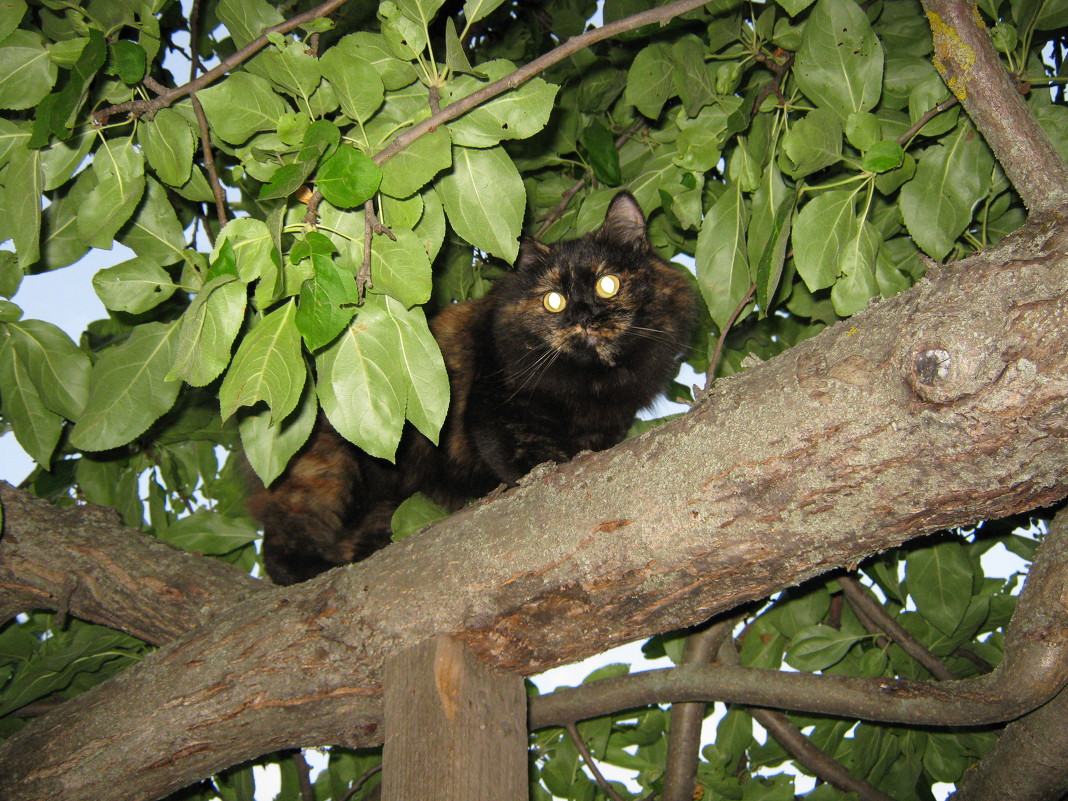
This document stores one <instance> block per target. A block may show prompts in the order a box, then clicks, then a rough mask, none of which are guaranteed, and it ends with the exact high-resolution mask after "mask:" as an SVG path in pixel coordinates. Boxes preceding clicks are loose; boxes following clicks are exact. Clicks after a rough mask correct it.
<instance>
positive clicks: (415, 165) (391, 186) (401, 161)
mask: <svg viewBox="0 0 1068 801" xmlns="http://www.w3.org/2000/svg"><path fill="white" fill-rule="evenodd" d="M451 164H452V138H451V137H450V136H449V130H448V128H445V127H442V128H438V129H437V130H436V131H431V132H430V133H427V134H424V135H423V136H421V137H419V138H418V139H416V140H415V141H414V142H412V143H411V144H410V145H408V147H406V148H404V150H402V151H401V152H400V153H398V154H397V155H395V156H394V157H393V158H391V159H390V160H389V161H387V162H386V163H385V164H383V165H382V191H383V192H384V193H386V194H387V195H391V196H393V197H408V196H410V195H412V194H414V193H416V192H418V191H419V190H420V189H422V188H423V187H424V186H426V185H427V184H428V183H430V181H431V180H432V179H433V178H434V176H435V175H437V174H438V173H439V172H441V171H442V170H444V169H445V168H446V167H449V166H450V165H451Z"/></svg>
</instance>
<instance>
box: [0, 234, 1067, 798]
mask: <svg viewBox="0 0 1068 801" xmlns="http://www.w3.org/2000/svg"><path fill="white" fill-rule="evenodd" d="M1066 299H1068V227H1066V226H1064V225H1063V222H1062V224H1061V225H1049V224H1048V223H1040V222H1037V221H1036V222H1034V223H1031V224H1029V225H1027V226H1025V228H1023V229H1021V231H1019V232H1018V233H1017V234H1014V235H1013V236H1011V237H1008V238H1006V239H1005V240H1002V242H1001V243H999V245H998V246H996V247H994V248H991V249H989V250H987V251H985V252H983V253H981V254H977V255H975V256H973V257H971V258H969V259H967V260H965V261H963V262H961V263H959V264H957V265H953V266H950V267H947V268H944V269H937V270H932V271H931V272H930V274H929V276H928V279H927V280H925V281H923V282H920V283H919V284H917V285H916V286H915V287H913V288H912V289H910V290H908V291H906V292H902V293H900V294H899V295H896V296H894V297H893V298H890V299H888V300H885V301H883V302H881V303H878V304H875V305H873V306H870V307H869V308H868V309H866V310H865V311H863V312H861V313H860V314H858V315H856V316H854V317H853V318H851V319H850V320H849V321H848V322H847V323H846V324H844V325H839V326H835V327H833V328H829V329H827V330H826V331H824V332H823V333H822V334H820V335H819V336H817V337H814V338H813V339H810V340H808V341H806V342H804V343H801V344H800V345H798V346H797V347H795V348H792V349H790V350H789V351H787V352H785V353H783V354H782V355H780V356H778V357H776V358H775V359H772V360H769V361H767V362H764V363H762V364H760V365H758V366H755V367H753V368H752V369H750V370H748V371H746V372H744V373H741V374H739V375H735V376H731V377H729V378H726V379H721V380H720V381H718V382H717V383H716V385H715V387H714V388H713V390H712V392H711V393H710V394H709V395H707V396H706V397H705V398H704V399H703V400H702V401H701V402H700V403H699V404H697V405H696V406H695V408H694V409H693V410H692V411H691V412H690V413H689V414H687V415H686V416H685V417H683V418H681V419H679V420H676V421H674V422H671V423H668V424H665V425H664V426H661V427H660V428H658V429H656V430H655V431H653V432H649V433H648V434H646V435H643V436H641V437H637V438H634V439H631V440H627V441H625V442H623V443H621V444H620V445H618V446H617V447H615V448H613V449H611V450H609V451H604V452H602V453H596V454H588V455H585V456H582V457H579V458H577V459H575V460H573V461H571V462H569V463H567V464H564V465H561V466H559V467H558V468H555V469H549V468H546V467H543V468H541V469H540V470H535V471H534V472H533V473H532V474H531V475H530V476H528V477H527V478H526V479H525V480H524V482H523V483H522V485H521V486H520V487H519V488H517V489H515V490H511V491H508V492H506V493H503V494H502V495H500V496H498V497H496V498H494V499H492V500H487V501H484V502H482V503H479V504H475V505H472V506H470V507H468V508H466V509H464V510H462V511H460V512H458V513H456V514H454V515H453V516H451V517H450V518H448V519H446V520H444V521H442V522H440V523H439V524H437V525H435V526H434V527H433V528H431V529H429V530H428V531H426V532H424V533H422V534H420V535H416V536H413V537H409V538H407V539H405V540H403V541H401V542H399V543H396V544H394V545H393V546H391V547H389V548H386V549H384V550H382V551H380V552H378V553H377V554H375V555H374V556H372V557H371V558H370V559H368V560H366V561H364V562H361V563H358V564H355V565H351V566H349V567H346V568H342V569H338V570H335V571H331V572H329V573H327V574H324V575H323V576H320V577H318V578H317V579H314V580H312V581H309V582H307V583H305V584H302V585H297V586H295V587H287V588H274V589H266V588H265V589H263V590H262V591H260V592H254V593H253V595H252V596H251V597H248V598H247V599H246V600H243V601H241V602H239V603H235V604H231V605H230V606H228V607H227V610H226V614H225V615H220V614H215V615H214V616H213V617H211V618H210V620H209V621H208V625H204V626H201V627H199V628H194V629H192V630H190V629H188V628H187V629H186V632H187V633H185V634H184V635H183V636H181V637H179V638H178V639H176V640H173V641H172V642H171V643H170V644H169V645H167V646H166V647H164V648H162V649H160V650H159V651H157V652H156V653H154V654H152V655H150V656H149V657H147V658H146V659H145V660H143V661H142V662H141V663H140V664H138V665H136V666H134V667H132V668H130V669H129V670H127V671H126V672H124V673H122V674H120V675H119V676H118V677H116V678H115V679H113V680H112V681H110V682H108V683H105V684H103V685H100V686H98V687H96V688H94V689H93V690H90V691H89V692H87V693H84V694H83V695H81V696H78V697H77V698H74V699H72V700H70V701H68V702H67V703H66V704H64V705H63V706H62V707H60V708H59V709H58V710H56V711H55V712H52V713H50V714H49V715H46V716H44V717H42V718H39V719H37V720H35V721H33V722H31V723H30V724H28V725H27V726H26V727H25V728H23V729H22V730H21V731H19V732H18V733H17V734H15V735H14V736H12V737H11V738H9V739H8V740H7V741H6V742H5V743H3V744H2V745H0V764H2V765H3V766H4V769H3V770H0V797H4V798H5V799H6V801H21V800H22V799H30V798H40V797H60V796H61V797H63V798H64V799H66V800H67V801H82V800H84V801H95V799H98V798H101V797H106V796H108V794H109V792H110V788H112V787H114V786H115V784H116V782H117V781H118V780H119V777H122V780H123V783H124V784H125V785H126V786H128V787H130V788H131V789H130V793H131V795H130V797H136V798H157V797H161V796H163V795H166V794H167V793H168V792H171V791H173V790H174V789H177V788H178V787H181V786H184V785H186V784H189V783H190V782H192V781H195V780H198V779H200V778H202V777H204V776H207V775H210V774H212V773H214V772H216V771H218V770H219V769H221V768H224V767H227V766H229V765H232V764H235V763H237V762H240V761H242V760H244V759H248V758H252V757H255V756H258V755H260V754H263V753H267V752H273V751H277V750H281V749H283V748H292V747H298V746H303V745H322V744H329V743H334V744H339V745H345V746H349V747H361V746H366V745H371V744H374V743H376V742H377V741H379V740H380V737H381V734H380V728H379V727H380V724H381V706H380V704H381V701H380V693H381V670H382V665H383V663H384V660H385V659H386V658H387V657H388V656H389V655H390V654H392V653H393V652H394V651H396V650H397V649H398V648H403V647H405V646H406V645H410V644H413V643H415V642H418V641H421V640H424V639H426V638H427V637H429V636H433V635H436V634H439V633H443V634H453V635H456V636H459V637H460V638H461V639H463V640H464V641H465V642H466V643H467V644H468V645H469V646H470V647H471V648H472V649H473V650H474V651H475V653H476V654H478V655H479V656H480V658H482V659H483V660H484V661H485V662H486V663H487V664H491V665H493V666H495V667H497V668H498V669H504V670H512V671H516V672H519V673H523V674H532V673H538V672H541V671H543V670H545V669H547V668H549V667H552V666H554V665H558V664H562V663H565V662H570V661H574V660H575V659H579V658H582V657H584V656H587V655H589V654H591V653H596V652H600V651H603V650H605V649H606V648H608V647H610V646H612V645H615V644H618V643H621V642H626V641H630V640H634V639H638V638H641V637H646V636H648V635H650V634H653V633H656V632H661V631H666V630H672V629H678V628H682V627H685V626H688V625H694V624H696V623H698V622H700V621H703V620H706V619H708V617H710V616H711V615H713V614H715V613H716V612H719V611H723V610H726V609H730V608H733V607H735V606H737V605H738V604H739V603H742V602H744V601H746V600H751V599H757V598H762V597H766V596H767V595H769V594H771V593H773V592H776V591H778V590H779V589H782V588H784V587H787V586H791V585H794V584H797V583H800V582H801V581H804V580H806V579H808V578H811V577H812V576H815V575H818V574H821V573H824V572H826V571H827V570H830V569H833V568H836V567H841V566H844V565H848V564H853V563H855V562H857V561H859V560H860V559H863V558H864V557H866V556H868V555H870V554H872V553H875V552H877V551H880V550H884V549H886V548H888V547H892V546H894V545H896V544H898V543H900V542H902V541H904V540H906V539H908V538H911V537H914V536H918V535H920V534H923V533H926V532H930V531H936V530H939V529H942V528H945V527H947V526H951V525H965V524H968V523H970V522H973V521H975V520H978V519H994V518H998V517H1003V516H1006V515H1009V514H1013V513H1016V512H1020V511H1024V510H1030V509H1033V508H1035V507H1036V506H1040V505H1048V504H1050V503H1053V502H1054V501H1056V500H1058V499H1059V498H1061V497H1064V496H1065V495H1066V494H1068V429H1066V428H1065V425H1064V419H1065V416H1066V414H1068V378H1066V376H1068V352H1066V351H1065V349H1064V348H1063V347H1061V345H1062V343H1063V342H1064V341H1065V340H1066V339H1068V314H1065V313H1064V309H1065V306H1066V302H1068V301H1066ZM932 363H934V364H937V366H938V367H939V369H937V370H933V369H930V368H929V365H930V364H932ZM61 511H62V512H63V513H65V514H66V513H71V512H67V511H64V510H61ZM22 521H23V513H22V512H21V510H18V509H15V510H12V509H11V508H10V507H9V506H8V504H7V503H5V533H4V543H5V547H7V545H8V544H9V543H8V538H9V537H10V536H11V535H12V534H14V539H13V541H12V542H11V543H10V544H11V545H12V546H13V547H15V548H17V547H18V545H19V540H20V539H21V537H22V532H23V530H24V529H23V525H24V524H23V522H22ZM754 521H759V524H760V529H759V530H760V532H761V533H760V535H759V536H757V537H754V535H753V530H754V529H753V524H754ZM121 531H122V530H121V529H119V528H116V536H117V537H118V536H119V535H120V534H121ZM63 558H65V555H64V554H63V552H62V551H58V550H57V551H56V552H54V553H53V556H52V559H53V567H54V568H55V572H56V573H57V574H58V575H55V576H53V577H51V578H47V577H46V578H43V579H42V582H44V583H46V584H47V582H49V581H51V583H52V586H53V591H52V593H51V594H50V595H49V594H47V593H42V594H41V596H40V597H41V602H42V603H41V605H42V606H47V604H48V603H56V598H57V597H58V595H59V594H60V593H59V590H61V589H62V587H63V583H64V577H65V575H66V572H65V571H63V570H62V569H60V568H61V561H60V560H61V559H63ZM188 558H189V559H191V560H196V559H197V557H195V556H189V557H188ZM5 561H6V557H5ZM1065 561H1066V559H1064V558H1062V559H1061V563H1064V562H1065ZM197 563H198V564H199V563H200V561H198V562H197ZM222 567H225V566H222ZM108 574H109V570H108V569H107V567H106V566H102V567H101V568H99V569H97V570H96V572H93V569H92V568H89V569H88V575H87V576H86V580H93V581H96V580H99V581H101V582H118V583H120V584H121V581H120V579H121V576H120V575H117V574H116V575H115V576H113V577H110V578H109V577H108ZM156 580H157V581H158V580H159V579H158V577H157V579H156ZM249 581H252V580H251V579H249ZM1032 583H1034V582H1032ZM1038 586H1041V582H1038ZM230 597H232V596H230ZM1058 597H1060V596H1058ZM78 599H79V593H78V592H75V593H74V594H73V597H72V601H71V604H72V607H74V606H75V604H76V603H77V601H78ZM228 600H229V598H228ZM72 611H73V609H72ZM101 614H103V612H101ZM1049 614H1052V615H1054V617H1053V618H1049V619H1045V620H1037V621H1036V622H1034V623H1032V624H1028V623H1026V621H1024V622H1022V623H1020V625H1018V626H1017V630H1018V631H1020V632H1022V634H1021V636H1019V637H1018V638H1017V640H1016V642H1017V643H1018V646H1019V647H1016V646H1014V651H1015V652H1016V653H1015V654H1014V655H1013V656H1012V657H1011V658H1007V659H1006V661H1005V664H1004V665H1003V666H1002V669H1001V671H1000V672H997V673H995V674H991V676H990V677H984V679H977V680H974V681H976V682H980V681H983V680H985V681H986V683H985V684H982V683H976V684H971V683H970V684H968V685H967V687H968V688H969V690H972V691H974V693H972V694H969V695H968V696H966V697H962V696H960V695H959V694H955V693H954V689H955V688H954V687H953V686H952V683H946V682H941V683H924V682H911V683H898V682H886V681H880V680H875V681H873V682H868V683H866V684H864V683H862V684H855V683H854V684H851V683H850V682H848V681H846V680H843V679H840V678H838V677H834V678H831V679H828V678H826V677H813V676H793V677H790V676H786V677H779V678H777V679H776V681H777V682H781V681H786V682H790V681H796V682H800V684H799V685H798V686H797V687H795V688H794V691H795V692H801V693H806V694H811V692H812V689H813V685H809V684H805V683H804V682H807V681H813V680H814V681H818V682H819V685H818V687H819V690H820V692H823V691H824V688H826V687H828V686H829V687H831V688H832V690H833V691H832V692H831V697H832V701H831V702H830V704H829V708H826V709H824V711H826V712H833V711H834V710H838V712H837V714H850V715H859V716H862V717H878V716H880V715H883V716H886V715H888V714H891V713H889V712H888V711H887V710H888V707H890V706H892V707H893V709H894V711H893V713H892V719H904V720H913V721H916V720H923V721H932V720H941V719H942V718H943V716H945V715H949V720H951V721H955V722H972V723H978V722H982V721H989V720H1003V719H1005V717H1007V716H1012V715H1018V714H1021V713H1022V712H1025V711H1027V709H1029V708H1030V707H1031V706H1033V705H1034V704H1036V703H1039V702H1040V701H1041V700H1043V699H1044V698H1045V697H1049V695H1052V693H1053V692H1055V691H1056V689H1057V688H1058V686H1059V682H1061V681H1063V678H1064V675H1066V673H1068V660H1066V658H1065V655H1064V647H1063V643H1064V641H1065V640H1068V635H1065V632H1064V630H1063V627H1061V626H1060V624H1059V622H1058V620H1059V619H1058V618H1056V615H1057V614H1060V610H1059V608H1058V609H1055V610H1054V612H1051V613H1049ZM1014 625H1015V624H1014ZM1036 666H1037V667H1036ZM1038 667H1041V668H1043V670H1038ZM674 676H675V677H676V678H673V679H672V682H678V681H685V682H689V685H688V686H687V687H685V688H684V689H685V693H679V694H676V693H675V690H678V688H679V686H680V685H678V684H675V685H674V688H675V689H674V690H673V691H672V692H665V693H663V694H661V693H660V692H659V690H661V689H665V688H653V689H649V690H648V693H651V694H652V695H649V694H648V693H647V694H644V695H643V694H641V693H632V694H631V695H630V696H627V697H626V698H625V699H624V700H623V701H618V700H616V701H612V702H611V703H610V704H609V705H608V706H607V707H606V709H608V708H610V709H614V708H618V705H619V704H620V703H622V704H623V705H624V706H627V705H634V704H641V703H645V702H646V700H648V699H649V698H650V697H653V698H655V699H656V700H664V699H665V698H667V699H669V700H678V701H687V700H690V701H693V700H704V699H707V698H709V697H716V696H715V695H714V694H711V693H710V692H709V685H708V682H709V681H716V682H719V683H720V689H725V690H726V691H729V693H735V694H728V695H725V696H723V695H721V696H720V697H726V698H727V700H737V701H739V702H742V703H747V704H765V705H773V704H776V703H781V702H782V699H781V698H778V697H775V698H773V697H771V696H770V693H768V691H767V689H766V688H765V689H764V690H761V687H759V686H758V687H756V688H754V687H752V686H751V685H752V676H753V673H752V671H748V670H745V669H735V668H729V667H719V668H715V669H714V672H713V673H712V674H711V678H710V677H709V673H708V669H700V668H683V669H680V670H677V671H676V672H675V673H674ZM677 677H682V679H679V678H677ZM1025 677H1026V680H1025ZM746 682H748V684H747V683H746ZM1051 688H1052V689H1051ZM647 689H648V688H647ZM761 693H763V694H761ZM999 693H1005V694H1004V695H999ZM888 699H892V700H893V703H892V704H891V703H890V701H889V700H888ZM539 703H540V702H539ZM606 703H608V702H606ZM548 709H549V707H541V709H540V711H537V714H536V716H535V718H534V719H535V722H536V723H541V724H542V725H544V724H545V723H548V722H552V720H555V719H558V717H557V716H558V712H547V711H546V710H548ZM593 714H596V712H594V713H593ZM120 745H121V746H122V747H120Z"/></svg>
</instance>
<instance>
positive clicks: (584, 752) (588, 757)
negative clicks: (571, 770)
mask: <svg viewBox="0 0 1068 801" xmlns="http://www.w3.org/2000/svg"><path fill="white" fill-rule="evenodd" d="M564 728H566V729H567V734H568V736H569V737H570V738H571V742H573V743H574V744H575V748H577V749H578V752H579V755H580V756H581V757H582V761H583V762H585V763H586V766H587V767H588V768H589V769H590V772H591V773H592V774H593V778H594V779H595V780H596V781H597V784H598V786H599V787H600V788H601V789H602V790H604V791H605V794H606V795H607V796H608V797H609V798H611V799H612V801H623V799H622V798H620V797H619V793H617V792H616V791H615V788H614V787H612V785H611V784H609V783H608V780H607V779H605V777H604V775H603V774H602V773H601V770H600V768H598V767H597V761H596V760H595V759H594V758H593V754H591V753H590V749H589V748H587V747H586V743H584V742H583V741H582V737H581V736H579V733H578V728H577V727H576V726H575V724H574V723H569V724H568V725H567V726H565V727H564Z"/></svg>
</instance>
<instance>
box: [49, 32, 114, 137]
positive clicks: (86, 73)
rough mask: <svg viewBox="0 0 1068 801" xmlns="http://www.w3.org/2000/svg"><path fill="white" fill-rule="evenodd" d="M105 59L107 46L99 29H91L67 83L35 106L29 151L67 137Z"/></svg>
mask: <svg viewBox="0 0 1068 801" xmlns="http://www.w3.org/2000/svg"><path fill="white" fill-rule="evenodd" d="M106 58H107V43H106V42H105V40H104V34H103V32H102V31H100V30H99V29H98V28H90V29H89V38H88V41H86V43H85V46H84V47H83V48H82V51H81V52H80V53H79V54H78V59H77V60H76V61H75V63H74V64H73V66H72V67H71V73H70V76H69V77H68V79H67V81H66V82H65V83H63V84H62V86H61V88H60V89H59V90H58V91H57V92H55V93H54V94H51V95H49V96H48V97H46V98H45V99H44V100H42V101H41V103H40V104H39V105H38V106H37V114H36V118H35V120H34V125H33V136H32V137H31V138H30V147H44V146H45V145H46V144H48V139H49V137H50V136H51V135H52V134H55V135H56V136H57V137H58V138H59V139H67V138H69V137H70V134H71V131H70V129H71V128H73V127H74V125H75V123H76V122H77V118H78V112H79V111H80V110H81V107H82V106H83V105H84V104H85V101H86V99H87V98H88V96H89V87H90V85H91V84H92V83H93V81H94V80H95V78H96V74H97V73H98V72H99V71H100V68H101V67H102V66H104V60H105V59H106Z"/></svg>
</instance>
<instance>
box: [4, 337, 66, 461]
mask: <svg viewBox="0 0 1068 801" xmlns="http://www.w3.org/2000/svg"><path fill="white" fill-rule="evenodd" d="M0 386H2V387H3V388H4V389H3V392H2V393H0V411H2V412H3V415H4V420H6V421H7V422H8V423H9V424H10V425H11V428H12V431H13V432H14V434H15V439H16V440H18V443H19V445H21V446H22V449H23V450H24V451H26V453H28V454H29V455H30V456H31V457H33V459H34V460H35V461H36V462H37V463H38V464H40V465H44V466H46V467H47V466H48V464H49V463H50V462H51V460H52V452H53V451H54V450H55V449H56V443H58V442H59V436H60V434H61V433H62V432H63V418H62V417H60V416H59V415H58V414H56V413H55V412H51V411H49V410H48V409H46V408H45V405H44V402H43V401H42V399H41V396H40V393H39V392H38V391H37V387H36V385H35V384H34V381H33V379H32V378H31V377H30V370H29V365H27V364H26V363H25V361H24V360H23V359H22V358H21V357H20V356H19V355H18V354H16V353H15V349H14V348H13V347H12V345H11V342H10V341H7V342H5V343H4V344H3V345H2V346H0Z"/></svg>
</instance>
